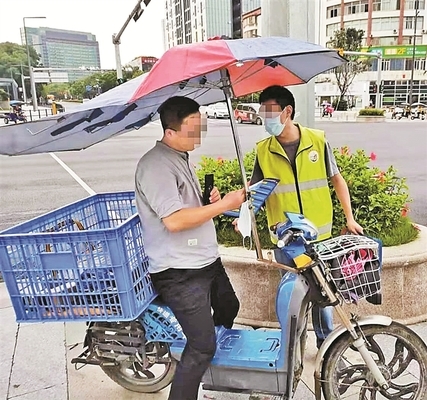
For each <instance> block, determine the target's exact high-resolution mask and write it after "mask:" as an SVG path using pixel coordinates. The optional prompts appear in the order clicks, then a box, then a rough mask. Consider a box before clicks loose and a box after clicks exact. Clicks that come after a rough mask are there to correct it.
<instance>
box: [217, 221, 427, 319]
mask: <svg viewBox="0 0 427 400" xmlns="http://www.w3.org/2000/svg"><path fill="white" fill-rule="evenodd" d="M419 228H420V230H421V231H420V235H419V237H418V239H417V240H415V241H414V242H412V243H409V244H405V245H402V246H395V247H386V248H384V249H383V272H382V293H383V304H382V305H380V306H373V305H371V304H369V303H367V302H366V301H364V300H363V301H361V302H360V303H359V305H358V306H357V307H356V306H353V305H346V308H347V310H348V311H353V312H357V313H358V314H360V315H369V314H381V315H387V316H389V317H391V318H393V319H395V320H397V321H400V322H402V323H404V324H411V323H417V322H420V321H426V320H427V279H424V277H425V275H426V273H427V228H426V227H424V226H419ZM220 253H221V257H222V260H223V262H224V266H225V268H226V270H227V273H228V275H229V277H230V280H231V282H232V284H233V286H234V289H235V291H236V294H237V296H238V298H239V300H240V312H239V315H238V318H237V320H236V323H239V324H244V325H252V326H256V327H278V326H279V324H278V322H277V317H276V309H275V300H276V289H277V285H278V283H279V280H280V274H279V271H278V270H277V269H276V268H274V267H270V266H268V265H267V264H265V263H261V262H259V261H257V260H256V256H255V251H253V250H252V251H248V250H245V249H243V248H236V247H229V248H227V247H221V248H220ZM263 254H264V257H266V255H267V252H266V251H264V252H263ZM337 322H338V321H337Z"/></svg>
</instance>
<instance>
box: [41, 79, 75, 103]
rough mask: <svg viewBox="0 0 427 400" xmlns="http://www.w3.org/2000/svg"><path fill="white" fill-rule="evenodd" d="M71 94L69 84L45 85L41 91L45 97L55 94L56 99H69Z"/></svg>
mask: <svg viewBox="0 0 427 400" xmlns="http://www.w3.org/2000/svg"><path fill="white" fill-rule="evenodd" d="M69 92H70V84H69V83H50V84H48V85H44V86H43V88H42V89H41V93H42V96H43V97H47V95H48V94H53V95H54V96H55V99H64V98H65V97H68V94H69Z"/></svg>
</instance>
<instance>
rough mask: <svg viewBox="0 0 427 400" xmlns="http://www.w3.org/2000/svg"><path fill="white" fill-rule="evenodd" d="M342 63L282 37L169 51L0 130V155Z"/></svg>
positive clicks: (86, 141) (134, 125) (65, 143)
mask: <svg viewBox="0 0 427 400" xmlns="http://www.w3.org/2000/svg"><path fill="white" fill-rule="evenodd" d="M344 62H345V59H343V58H342V57H340V56H339V55H338V54H337V52H336V51H334V50H331V49H326V48H324V47H322V46H319V45H315V44H311V43H307V42H303V41H299V40H294V39H290V38H285V37H269V38H251V39H238V40H212V41H207V42H201V43H193V44H187V45H181V46H176V47H173V48H171V49H169V50H168V51H166V52H165V54H164V55H163V56H162V57H161V58H160V60H159V61H158V62H157V63H156V65H155V66H154V67H153V69H152V70H151V72H149V73H148V74H144V75H141V76H139V77H137V78H135V79H132V80H130V81H128V82H126V83H124V84H122V85H120V86H118V87H116V88H114V89H112V90H110V91H108V92H106V93H103V94H102V95H100V96H98V97H96V98H95V99H93V100H90V101H88V102H86V103H84V104H82V105H81V106H80V107H78V108H76V109H74V110H73V111H72V112H67V113H64V114H61V115H55V116H52V117H48V118H44V119H41V120H38V121H34V122H28V123H26V124H20V125H16V126H4V127H1V128H0V135H1V137H2V140H1V143H0V154H6V155H19V154H37V153H43V152H54V151H67V150H80V149H84V148H87V147H89V146H91V145H93V144H95V143H98V142H101V141H103V140H105V139H108V138H109V137H112V136H114V135H117V134H122V133H125V132H128V131H130V130H133V129H139V128H141V127H142V126H144V125H145V124H147V123H149V122H150V121H152V120H154V119H156V118H158V115H157V114H156V113H157V109H158V108H159V106H160V104H161V103H162V102H163V101H165V100H166V99H167V98H169V97H171V96H176V95H180V96H186V97H190V98H193V99H195V100H196V101H197V102H198V103H199V104H200V105H208V104H211V103H216V102H219V101H224V99H225V96H228V97H231V96H234V97H238V96H242V95H245V94H249V93H253V92H256V91H259V90H262V89H264V88H265V87H267V86H269V85H274V84H278V85H286V86H287V85H296V84H302V83H305V82H308V81H309V80H310V79H311V78H313V77H314V76H316V75H317V74H319V73H321V72H323V71H325V70H328V69H331V68H334V67H336V66H338V65H341V64H342V63H344ZM18 127H19V128H18Z"/></svg>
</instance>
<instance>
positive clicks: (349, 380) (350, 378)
mask: <svg viewBox="0 0 427 400" xmlns="http://www.w3.org/2000/svg"><path fill="white" fill-rule="evenodd" d="M366 372H367V367H366V365H363V364H360V365H352V366H350V367H346V368H344V369H342V370H341V371H340V372H339V373H338V374H337V379H338V380H339V381H340V383H339V387H338V391H339V393H340V394H344V393H345V392H346V391H347V390H348V389H349V388H350V386H351V385H353V383H355V382H358V381H365V380H366ZM355 374H357V375H356V376H354V375H355ZM341 379H342V381H341Z"/></svg>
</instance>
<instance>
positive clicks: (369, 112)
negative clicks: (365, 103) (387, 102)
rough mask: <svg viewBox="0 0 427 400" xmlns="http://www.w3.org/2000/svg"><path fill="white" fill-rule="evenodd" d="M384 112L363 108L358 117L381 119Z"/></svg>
mask: <svg viewBox="0 0 427 400" xmlns="http://www.w3.org/2000/svg"><path fill="white" fill-rule="evenodd" d="M384 113H385V110H381V109H380V108H364V109H362V110H360V111H359V115H360V116H364V115H367V116H380V117H383V116H384Z"/></svg>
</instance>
